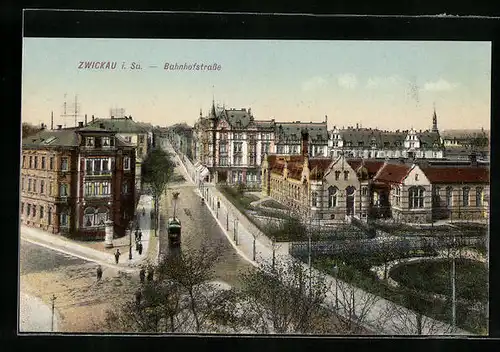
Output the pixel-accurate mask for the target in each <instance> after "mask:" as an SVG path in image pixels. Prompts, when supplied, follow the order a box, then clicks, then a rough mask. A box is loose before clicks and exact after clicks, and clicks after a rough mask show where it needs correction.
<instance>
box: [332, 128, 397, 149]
mask: <svg viewBox="0 0 500 352" xmlns="http://www.w3.org/2000/svg"><path fill="white" fill-rule="evenodd" d="M339 134H340V136H341V138H342V140H343V141H344V142H346V143H351V146H353V147H358V146H360V147H371V145H372V144H373V143H375V144H376V146H377V147H379V148H382V147H385V148H399V147H400V146H401V145H403V142H404V140H405V138H406V133H404V132H392V131H382V130H378V129H372V128H347V129H342V130H340V131H339Z"/></svg>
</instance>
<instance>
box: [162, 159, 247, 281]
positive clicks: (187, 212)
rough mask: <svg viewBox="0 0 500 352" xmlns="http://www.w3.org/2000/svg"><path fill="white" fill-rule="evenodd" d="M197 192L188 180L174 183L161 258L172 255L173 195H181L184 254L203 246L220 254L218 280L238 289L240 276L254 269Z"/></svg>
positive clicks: (165, 205) (166, 203) (165, 204)
mask: <svg viewBox="0 0 500 352" xmlns="http://www.w3.org/2000/svg"><path fill="white" fill-rule="evenodd" d="M175 173H176V174H179V175H184V173H183V172H182V170H181V166H177V167H176V169H175ZM195 189H196V187H195V186H194V185H193V184H191V183H190V182H188V181H186V180H184V181H181V182H172V183H170V184H169V185H168V189H167V191H166V193H167V194H166V197H163V198H162V213H161V215H160V228H161V231H160V256H161V255H165V254H166V255H168V253H169V248H168V241H167V233H166V221H167V218H168V217H172V216H173V213H174V203H173V196H172V194H173V193H174V192H179V197H178V200H177V207H176V214H175V215H176V217H178V218H179V220H180V221H181V223H182V235H181V241H182V243H181V250H182V249H183V248H201V247H202V246H203V245H205V246H206V247H208V248H210V249H215V250H217V251H218V253H219V256H218V258H219V260H218V261H217V263H216V265H215V268H214V269H215V274H216V279H218V280H221V281H224V282H226V283H228V284H230V285H231V286H236V287H238V286H239V282H238V278H237V276H238V272H239V271H244V270H248V269H250V268H252V267H253V266H252V265H251V264H250V263H248V262H247V261H246V260H244V259H243V258H241V256H239V255H238V253H237V252H236V251H235V250H234V248H233V247H232V246H231V244H230V243H229V241H228V240H227V238H226V236H225V235H224V233H223V231H222V230H221V228H220V227H219V225H218V224H217V222H216V221H215V219H214V218H213V216H212V214H211V213H210V211H209V210H208V208H207V205H203V204H201V198H200V197H199V196H198V195H197V194H196V193H195V192H194V191H195ZM229 226H232V224H229Z"/></svg>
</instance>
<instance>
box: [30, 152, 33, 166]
mask: <svg viewBox="0 0 500 352" xmlns="http://www.w3.org/2000/svg"><path fill="white" fill-rule="evenodd" d="M31 168H33V157H32V156H31V155H30V169H31Z"/></svg>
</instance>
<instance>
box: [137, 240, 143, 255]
mask: <svg viewBox="0 0 500 352" xmlns="http://www.w3.org/2000/svg"><path fill="white" fill-rule="evenodd" d="M137 251H138V252H139V255H142V243H141V242H139V244H138V245H137Z"/></svg>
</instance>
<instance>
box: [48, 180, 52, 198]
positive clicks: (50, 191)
mask: <svg viewBox="0 0 500 352" xmlns="http://www.w3.org/2000/svg"><path fill="white" fill-rule="evenodd" d="M51 195H52V182H51V183H50V184H49V196H51Z"/></svg>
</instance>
